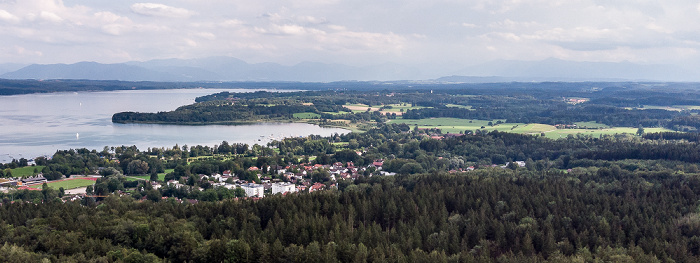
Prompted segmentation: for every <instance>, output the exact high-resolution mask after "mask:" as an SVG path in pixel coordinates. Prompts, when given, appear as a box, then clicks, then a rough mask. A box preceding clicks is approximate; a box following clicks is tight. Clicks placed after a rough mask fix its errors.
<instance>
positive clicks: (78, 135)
mask: <svg viewBox="0 0 700 263" xmlns="http://www.w3.org/2000/svg"><path fill="white" fill-rule="evenodd" d="M75 139H76V140H79V139H80V134H78V133H77V132H76V133H75Z"/></svg>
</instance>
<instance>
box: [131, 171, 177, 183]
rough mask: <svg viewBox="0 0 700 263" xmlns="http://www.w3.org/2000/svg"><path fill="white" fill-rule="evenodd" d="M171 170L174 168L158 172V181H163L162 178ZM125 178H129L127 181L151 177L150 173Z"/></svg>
mask: <svg viewBox="0 0 700 263" xmlns="http://www.w3.org/2000/svg"><path fill="white" fill-rule="evenodd" d="M173 171H175V169H165V172H163V173H159V174H158V181H163V180H165V175H166V174H169V173H172V172H173ZM126 179H127V180H129V181H136V180H150V179H151V176H150V175H139V176H127V177H126Z"/></svg>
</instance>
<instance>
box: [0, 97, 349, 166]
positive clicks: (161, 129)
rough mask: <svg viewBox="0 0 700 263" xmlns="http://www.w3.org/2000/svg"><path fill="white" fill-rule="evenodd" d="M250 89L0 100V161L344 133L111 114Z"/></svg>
mask: <svg viewBox="0 0 700 263" xmlns="http://www.w3.org/2000/svg"><path fill="white" fill-rule="evenodd" d="M221 91H229V92H252V91H256V90H251V89H226V90H222V89H170V90H128V91H110V92H78V93H75V92H70V93H48V94H28V95H15V96H0V162H2V163H7V162H9V161H11V160H12V159H13V158H14V159H19V158H22V157H24V158H27V159H31V158H34V157H37V156H44V155H48V156H51V155H53V153H55V152H56V150H67V149H77V148H88V149H96V150H98V151H101V150H102V149H103V148H104V146H121V145H127V146H130V145H136V146H137V147H138V148H139V149H141V150H146V148H147V147H172V146H174V145H175V144H178V145H180V146H182V145H189V146H192V145H209V146H214V145H215V144H220V143H221V142H222V141H224V140H225V141H228V142H230V143H237V142H240V143H248V144H251V145H252V144H254V143H258V144H265V143H267V142H268V141H270V140H271V138H277V139H279V138H281V137H282V136H285V137H290V136H306V135H310V134H318V135H324V136H327V135H332V134H334V133H339V134H342V133H347V132H348V131H347V130H344V129H338V128H323V127H319V126H316V125H310V124H303V123H262V124H252V125H204V126H185V125H159V124H114V123H112V114H114V113H117V112H122V111H137V112H158V111H170V110H174V109H176V108H177V107H179V106H182V105H186V104H192V103H194V99H195V98H196V97H199V96H203V95H208V94H212V93H217V92H221Z"/></svg>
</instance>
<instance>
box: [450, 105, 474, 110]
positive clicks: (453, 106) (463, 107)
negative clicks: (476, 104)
mask: <svg viewBox="0 0 700 263" xmlns="http://www.w3.org/2000/svg"><path fill="white" fill-rule="evenodd" d="M445 106H446V107H448V108H460V109H468V110H473V109H472V106H467V105H459V104H445Z"/></svg>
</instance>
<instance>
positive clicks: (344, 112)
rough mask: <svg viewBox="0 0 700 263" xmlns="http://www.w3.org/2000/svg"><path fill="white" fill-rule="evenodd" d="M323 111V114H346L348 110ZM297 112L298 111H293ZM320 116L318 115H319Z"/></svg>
mask: <svg viewBox="0 0 700 263" xmlns="http://www.w3.org/2000/svg"><path fill="white" fill-rule="evenodd" d="M323 113H325V114H331V115H340V114H348V113H349V112H347V111H339V112H332V111H324V112H323ZM295 114H298V113H295ZM319 116H320V115H319Z"/></svg>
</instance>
